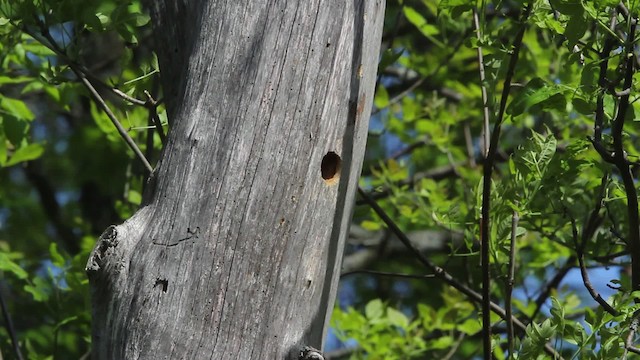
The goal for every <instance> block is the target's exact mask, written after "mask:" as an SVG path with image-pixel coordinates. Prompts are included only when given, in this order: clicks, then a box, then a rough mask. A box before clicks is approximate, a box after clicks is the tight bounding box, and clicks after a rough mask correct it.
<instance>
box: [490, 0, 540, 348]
mask: <svg viewBox="0 0 640 360" xmlns="http://www.w3.org/2000/svg"><path fill="white" fill-rule="evenodd" d="M531 8H532V6H531V2H529V3H528V4H527V7H526V8H525V9H524V11H523V14H522V18H521V26H520V29H519V30H518V33H517V34H516V37H515V39H514V41H513V53H512V54H511V56H510V58H509V65H508V68H507V73H506V75H505V79H504V85H503V89H502V98H501V99H500V108H499V110H498V115H497V119H496V122H495V124H494V125H493V131H492V133H491V139H490V142H489V151H488V152H487V156H486V161H485V163H484V164H483V184H482V209H481V217H480V258H481V263H482V299H483V301H482V327H483V334H482V335H483V337H482V343H483V348H484V359H485V360H491V358H492V356H491V352H492V349H491V316H490V315H491V314H490V313H489V310H490V305H489V304H490V302H491V298H490V296H491V274H490V264H489V246H490V241H489V236H490V235H489V234H490V231H489V226H490V222H489V216H490V210H491V175H492V173H493V165H494V162H495V157H496V153H497V151H498V141H499V140H500V130H501V127H502V122H503V120H504V113H505V110H506V108H507V99H508V97H509V91H510V90H511V81H512V79H513V75H514V73H515V69H516V63H517V62H518V55H519V54H520V48H521V47H522V38H523V37H524V32H525V30H526V22H525V20H526V19H527V18H528V17H529V14H530V13H531Z"/></svg>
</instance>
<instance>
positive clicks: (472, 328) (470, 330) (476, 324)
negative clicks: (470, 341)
mask: <svg viewBox="0 0 640 360" xmlns="http://www.w3.org/2000/svg"><path fill="white" fill-rule="evenodd" d="M456 328H457V329H458V330H459V331H462V332H463V333H465V334H467V335H475V334H477V333H479V332H480V331H481V330H482V324H481V323H480V321H478V319H467V320H465V321H464V322H463V323H462V324H459V325H458V326H456Z"/></svg>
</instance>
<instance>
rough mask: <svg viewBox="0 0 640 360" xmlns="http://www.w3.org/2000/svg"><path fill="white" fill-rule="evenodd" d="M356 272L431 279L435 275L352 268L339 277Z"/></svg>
mask: <svg viewBox="0 0 640 360" xmlns="http://www.w3.org/2000/svg"><path fill="white" fill-rule="evenodd" d="M356 274H368V275H376V276H390V277H399V278H406V279H433V278H434V277H435V275H433V274H427V275H417V274H401V273H393V272H387V271H376V270H353V271H348V272H345V273H342V274H341V275H340V278H343V277H346V276H349V275H356Z"/></svg>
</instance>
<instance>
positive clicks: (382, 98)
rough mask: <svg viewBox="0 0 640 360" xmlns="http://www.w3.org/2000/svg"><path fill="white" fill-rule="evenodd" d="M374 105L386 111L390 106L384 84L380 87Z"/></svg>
mask: <svg viewBox="0 0 640 360" xmlns="http://www.w3.org/2000/svg"><path fill="white" fill-rule="evenodd" d="M373 103H374V105H375V106H376V107H377V108H378V109H384V108H386V107H387V106H389V93H388V92H387V88H385V87H384V86H383V85H382V84H380V85H378V91H376V95H375V98H374V99H373Z"/></svg>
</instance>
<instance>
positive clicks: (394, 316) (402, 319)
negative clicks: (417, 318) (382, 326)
mask: <svg viewBox="0 0 640 360" xmlns="http://www.w3.org/2000/svg"><path fill="white" fill-rule="evenodd" d="M387 318H388V319H389V322H390V323H391V324H392V325H395V326H399V327H400V328H402V329H406V328H407V327H408V326H409V319H408V318H407V316H406V315H405V314H403V313H402V312H401V311H398V310H396V309H394V308H391V307H390V308H387Z"/></svg>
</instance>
